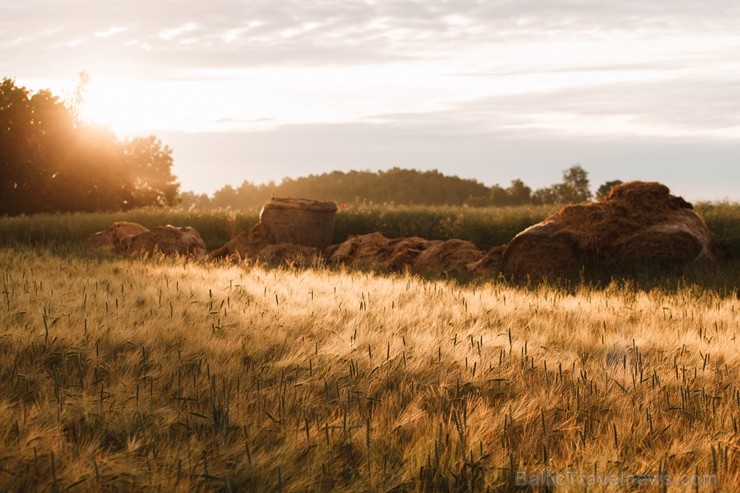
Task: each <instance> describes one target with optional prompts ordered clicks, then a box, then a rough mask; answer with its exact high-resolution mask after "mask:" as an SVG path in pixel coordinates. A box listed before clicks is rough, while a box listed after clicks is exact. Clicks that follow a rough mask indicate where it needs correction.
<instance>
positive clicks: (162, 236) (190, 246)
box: [128, 224, 206, 255]
mask: <svg viewBox="0 0 740 493" xmlns="http://www.w3.org/2000/svg"><path fill="white" fill-rule="evenodd" d="M128 251H129V253H131V254H140V253H144V254H153V253H162V254H164V255H202V254H205V253H206V245H205V243H204V242H203V239H202V238H201V237H200V234H199V233H198V232H197V231H196V230H195V229H193V228H191V227H189V226H185V227H180V228H179V227H175V226H172V225H169V224H168V225H167V226H160V227H157V228H154V229H152V230H150V231H147V232H145V233H142V234H140V235H137V236H135V237H134V238H132V239H131V246H130V247H129V250H128Z"/></svg>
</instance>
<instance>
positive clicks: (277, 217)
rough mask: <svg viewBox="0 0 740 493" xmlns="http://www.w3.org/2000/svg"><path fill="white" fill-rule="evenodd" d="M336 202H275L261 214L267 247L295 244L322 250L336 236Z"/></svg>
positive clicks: (268, 205) (276, 199)
mask: <svg viewBox="0 0 740 493" xmlns="http://www.w3.org/2000/svg"><path fill="white" fill-rule="evenodd" d="M336 211H337V206H336V204H335V203H334V202H321V201H318V200H309V199H296V198H273V199H271V200H270V201H269V202H267V203H266V204H265V205H264V206H263V207H262V211H261V212H260V223H261V224H263V225H264V226H265V227H266V228H267V231H269V237H268V238H267V240H268V241H267V243H294V244H297V245H306V246H312V247H315V248H319V249H321V250H323V249H324V248H326V247H327V246H329V245H330V244H331V241H332V237H333V234H334V214H335V213H336Z"/></svg>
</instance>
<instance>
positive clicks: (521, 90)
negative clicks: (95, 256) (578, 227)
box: [0, 0, 740, 200]
mask: <svg viewBox="0 0 740 493" xmlns="http://www.w3.org/2000/svg"><path fill="white" fill-rule="evenodd" d="M81 71H86V72H87V73H88V74H89V75H90V77H91V82H90V84H89V87H88V94H87V101H86V106H85V108H84V114H85V115H86V118H89V119H91V120H94V121H97V122H100V123H104V124H106V125H109V126H110V127H111V128H112V129H113V130H114V131H116V132H117V133H118V134H119V135H121V136H122V137H125V136H135V135H149V134H154V135H157V136H158V137H160V138H161V139H162V140H163V141H164V142H165V143H166V144H168V145H170V146H171V147H172V148H173V151H174V156H175V170H174V171H175V174H176V175H177V176H178V177H179V178H180V181H181V183H182V185H183V189H184V190H194V191H198V192H207V193H210V192H213V191H214V190H216V189H218V188H221V187H222V186H223V185H225V184H227V183H230V184H234V185H238V184H240V183H241V182H242V181H244V180H250V181H253V182H265V181H269V180H280V179H282V178H283V177H285V176H293V177H295V176H300V175H305V174H309V173H320V172H324V171H331V170H334V169H344V170H348V169H373V170H375V169H386V168H389V167H393V166H400V167H409V168H417V169H432V168H434V169H439V170H440V171H442V172H444V173H449V174H457V175H459V176H463V177H469V178H476V179H479V180H480V181H482V182H484V183H486V184H488V185H491V184H493V183H500V184H502V185H507V184H508V183H509V182H510V181H511V180H512V179H515V178H521V179H523V180H524V181H525V182H526V183H527V184H529V185H530V186H532V187H533V188H537V187H540V186H545V185H549V184H551V183H554V182H557V181H559V180H560V179H561V175H562V171H563V170H564V169H566V168H568V167H570V166H571V165H573V164H575V163H580V164H581V165H582V166H583V167H584V168H585V169H586V170H588V171H589V173H590V177H591V182H592V184H593V185H594V186H595V187H596V186H598V185H599V184H601V183H603V182H605V181H607V180H611V179H622V180H625V181H626V180H630V179H644V180H659V181H663V182H664V183H666V184H667V185H668V186H670V187H671V189H672V190H673V191H674V192H675V193H679V194H681V195H684V196H685V197H687V198H689V199H691V200H699V199H723V198H728V199H730V200H740V2H738V1H737V0H704V1H697V0H691V1H689V0H670V1H669V0H652V1H645V0H639V1H638V0H618V1H617V0H609V1H598V0H494V1H486V0H425V1H419V0H417V1H400V0H366V1H355V0H341V1H340V0H300V1H293V0H250V1H237V0H228V1H227V0H211V1H203V0H198V1H195V0H179V1H174V0H170V1H160V0H147V1H142V0H127V1H125V2H123V1H121V2H113V1H101V0H65V1H61V0H3V2H2V4H1V5H0V77H9V78H12V79H15V80H16V82H17V83H18V84H20V85H25V86H26V87H29V88H32V89H41V88H49V89H52V90H53V91H54V92H55V93H57V94H60V95H64V94H71V92H72V91H73V90H74V87H75V85H76V83H77V80H78V74H79V73H80V72H81Z"/></svg>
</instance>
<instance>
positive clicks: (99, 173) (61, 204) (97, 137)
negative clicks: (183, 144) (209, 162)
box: [0, 76, 179, 215]
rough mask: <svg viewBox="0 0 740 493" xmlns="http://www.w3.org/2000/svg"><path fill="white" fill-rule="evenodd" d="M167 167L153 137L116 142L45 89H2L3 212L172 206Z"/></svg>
mask: <svg viewBox="0 0 740 493" xmlns="http://www.w3.org/2000/svg"><path fill="white" fill-rule="evenodd" d="M81 78H82V82H81V87H80V88H79V90H78V95H77V97H76V101H77V103H78V104H79V102H80V101H81V97H82V96H81V94H82V92H83V90H84V83H85V79H84V77H83V76H81ZM172 164H173V160H172V151H171V149H170V148H169V147H167V146H164V145H163V144H162V143H161V142H160V141H159V140H158V139H156V138H155V137H143V138H139V139H134V140H132V141H128V142H121V141H119V140H118V138H116V136H115V135H113V133H111V132H110V131H108V130H104V129H101V128H97V127H92V126H89V125H86V124H84V123H83V122H81V121H80V120H79V118H78V114H77V111H76V108H74V107H71V106H70V105H68V104H66V103H65V102H63V101H62V100H60V99H59V98H58V97H56V96H54V95H53V94H52V93H51V92H49V91H46V90H43V91H38V92H36V93H32V92H31V91H29V90H28V89H26V88H25V87H21V86H17V85H16V84H15V82H14V81H12V80H10V79H3V81H2V83H1V84H0V214H10V215H16V214H30V213H36V212H56V211H96V210H119V209H126V208H131V207H135V206H141V205H168V204H172V203H174V202H175V199H176V197H177V192H178V188H179V185H178V184H177V181H176V179H175V177H174V176H173V175H172Z"/></svg>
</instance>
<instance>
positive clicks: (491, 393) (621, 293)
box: [0, 248, 740, 492]
mask: <svg viewBox="0 0 740 493" xmlns="http://www.w3.org/2000/svg"><path fill="white" fill-rule="evenodd" d="M0 274H1V276H2V284H1V285H0V287H1V288H2V292H1V293H0V307H2V308H0V320H1V321H2V324H1V325H0V358H1V359H2V364H1V365H0V439H1V441H0V444H1V447H2V450H1V452H0V486H2V487H3V489H4V490H6V491H66V490H69V491H132V490H147V491H286V492H287V491H510V490H513V489H517V488H521V489H529V490H533V491H537V490H542V491H544V490H546V489H547V488H555V489H556V490H557V491H586V490H588V491H628V490H631V489H633V488H635V487H640V488H643V489H644V490H646V491H677V490H676V489H674V488H685V490H686V491H700V490H702V491H718V490H721V491H730V490H731V489H732V487H734V486H735V485H737V484H740V463H739V460H738V447H739V446H740V435H739V434H738V426H739V424H738V421H739V420H740V388H739V387H738V382H740V380H739V379H738V371H739V370H740V365H739V364H740V359H739V356H738V355H739V354H740V352H739V349H740V342H738V341H737V338H736V334H737V332H738V331H739V329H740V315H739V314H738V311H739V310H740V302H739V301H738V297H737V292H735V293H732V294H730V295H727V294H726V295H724V296H723V295H719V294H716V293H714V292H711V291H704V290H701V289H700V288H697V287H692V286H686V287H684V288H681V289H678V290H676V291H675V292H666V291H661V290H652V291H644V290H641V289H639V287H637V286H634V285H618V284H612V285H610V286H608V287H605V288H601V289H595V288H587V287H582V288H576V289H573V290H571V291H566V290H563V289H558V288H554V287H548V286H540V287H516V286H511V285H507V284H505V283H504V282H502V281H496V280H493V281H490V282H485V283H478V284H459V283H455V282H453V281H444V280H425V279H421V278H418V277H413V276H409V275H398V274H397V275H374V274H371V273H364V272H350V271H345V270H336V269H334V270H333V269H327V268H324V267H321V266H317V267H316V268H314V269H306V270H295V269H287V268H284V269H266V268H263V267H260V266H254V265H233V264H225V263H224V264H214V263H206V262H200V261H189V260H185V259H176V260H172V259H133V260H132V259H113V258H103V257H83V256H77V255H58V254H53V253H50V252H48V251H38V250H33V249H24V248H20V249H12V248H2V249H0Z"/></svg>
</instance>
